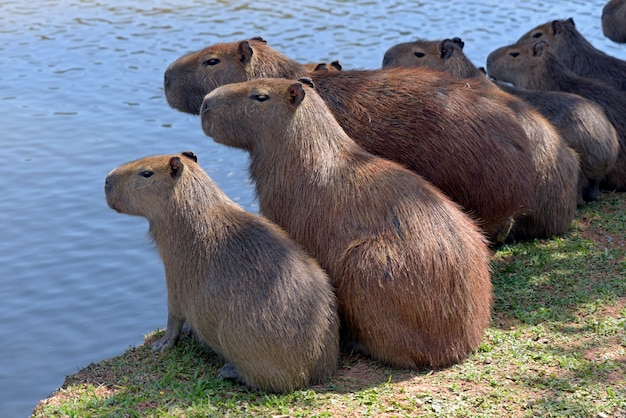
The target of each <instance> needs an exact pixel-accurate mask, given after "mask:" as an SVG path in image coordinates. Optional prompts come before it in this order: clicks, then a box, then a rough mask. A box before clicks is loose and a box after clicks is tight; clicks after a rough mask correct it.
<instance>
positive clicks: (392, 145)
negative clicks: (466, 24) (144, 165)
mask: <svg viewBox="0 0 626 418" xmlns="http://www.w3.org/2000/svg"><path fill="white" fill-rule="evenodd" d="M306 74H307V71H306V70H305V68H304V67H303V66H302V65H301V64H299V63H297V62H295V61H294V60H291V59H289V58H287V57H286V56H284V55H283V54H281V53H280V52H278V51H276V50H274V49H272V48H271V47H270V46H268V45H267V43H266V42H264V41H262V40H259V39H258V38H254V39H250V40H244V41H240V42H231V43H223V44H217V45H213V46H209V47H207V48H205V49H203V50H201V51H198V52H194V53H191V54H188V55H185V56H183V57H181V58H179V59H178V60H176V61H175V62H174V63H172V64H171V65H170V66H169V67H168V69H167V70H166V71H165V80H164V88H165V94H166V97H167V101H168V103H169V104H170V106H172V107H173V108H175V109H178V110H181V111H184V112H188V113H193V114H198V113H199V110H200V104H201V103H202V99H203V98H204V95H205V94H206V93H209V92H210V91H212V90H213V89H215V88H216V87H218V86H220V85H224V84H228V83H235V82H241V81H246V80H249V79H255V78H260V77H279V78H288V79H297V78H298V77H300V76H303V75H306ZM310 76H311V78H312V79H313V80H314V82H315V84H316V86H317V87H316V89H317V91H318V92H319V94H320V95H321V96H322V97H323V98H324V100H325V101H326V103H327V104H328V106H329V107H330V109H331V111H332V112H333V114H334V115H335V117H336V118H337V120H338V122H339V124H340V125H341V126H342V127H343V129H344V130H345V131H346V133H347V134H348V135H349V136H350V137H352V138H355V141H357V142H358V143H359V145H361V146H362V147H364V148H365V149H366V150H368V151H369V152H371V153H373V154H376V155H380V156H383V157H386V158H388V159H390V160H393V161H396V162H399V163H400V164H402V165H404V166H405V167H408V168H410V169H412V170H414V171H415V172H417V173H418V174H420V175H422V176H424V177H425V178H426V179H428V180H429V181H431V182H432V183H433V184H435V185H436V186H437V187H439V188H440V189H441V190H443V192H444V193H446V194H447V195H448V196H449V197H451V198H452V199H453V200H454V201H456V202H457V203H459V204H460V205H461V206H462V207H463V208H464V210H465V211H466V212H467V213H469V214H470V215H471V216H472V217H474V218H475V219H476V220H477V221H478V222H479V223H480V226H481V227H482V228H483V229H484V231H485V232H486V234H487V235H488V236H489V237H491V238H492V239H494V240H497V238H496V237H497V236H498V235H499V234H500V233H501V232H502V231H503V230H506V227H507V226H510V221H511V218H513V217H516V216H517V215H519V214H520V213H522V212H524V211H527V210H529V208H530V206H531V202H532V196H533V194H534V184H533V176H532V175H529V173H531V172H532V169H533V168H532V161H531V158H530V155H529V150H528V148H529V146H528V140H527V138H526V135H525V134H524V131H523V129H522V127H521V126H519V123H518V122H517V121H516V120H515V118H514V116H513V115H512V114H511V112H510V110H509V109H507V108H506V107H505V106H503V105H502V104H501V103H498V102H495V101H493V100H491V99H489V98H487V97H484V96H483V95H482V91H481V89H480V88H477V89H473V88H472V89H470V88H467V83H465V82H464V81H462V80H457V79H456V78H454V77H452V76H450V75H448V74H444V73H440V72H434V71H430V70H427V69H399V68H394V69H389V70H371V71H364V70H347V71H346V70H344V71H312V72H310Z"/></svg>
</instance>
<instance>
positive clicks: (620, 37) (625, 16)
mask: <svg viewBox="0 0 626 418" xmlns="http://www.w3.org/2000/svg"><path fill="white" fill-rule="evenodd" d="M601 22H602V33H603V34H604V36H606V37H607V38H609V39H610V40H612V41H613V42H617V43H620V44H623V43H626V0H611V1H609V2H608V3H607V4H605V5H604V7H603V8H602V17H601Z"/></svg>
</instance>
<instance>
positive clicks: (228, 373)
mask: <svg viewBox="0 0 626 418" xmlns="http://www.w3.org/2000/svg"><path fill="white" fill-rule="evenodd" d="M218 376H219V378H220V379H230V380H234V381H236V382H240V381H241V376H239V372H237V369H236V368H235V366H234V365H233V364H232V363H226V364H224V366H222V368H221V369H220V371H219V373H218Z"/></svg>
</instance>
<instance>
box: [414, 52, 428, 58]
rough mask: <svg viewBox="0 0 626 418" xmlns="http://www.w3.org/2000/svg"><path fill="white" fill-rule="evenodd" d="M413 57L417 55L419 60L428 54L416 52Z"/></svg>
mask: <svg viewBox="0 0 626 418" xmlns="http://www.w3.org/2000/svg"><path fill="white" fill-rule="evenodd" d="M413 55H415V56H416V57H417V58H423V57H424V55H426V54H424V53H423V52H414V53H413Z"/></svg>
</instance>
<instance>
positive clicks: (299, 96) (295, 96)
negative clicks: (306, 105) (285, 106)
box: [287, 83, 304, 107]
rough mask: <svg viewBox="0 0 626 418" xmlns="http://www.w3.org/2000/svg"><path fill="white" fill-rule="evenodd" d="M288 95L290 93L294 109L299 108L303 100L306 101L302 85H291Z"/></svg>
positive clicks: (288, 88) (290, 101)
mask: <svg viewBox="0 0 626 418" xmlns="http://www.w3.org/2000/svg"><path fill="white" fill-rule="evenodd" d="M287 93H289V103H291V104H292V105H293V106H294V107H297V106H299V105H300V103H302V100H304V89H303V88H302V84H300V83H293V84H291V85H289V87H287Z"/></svg>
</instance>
